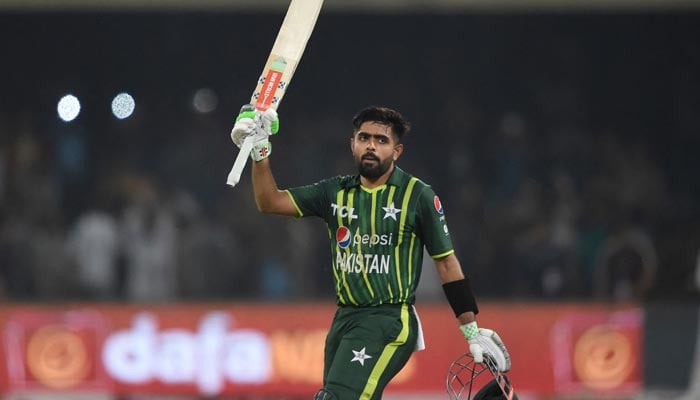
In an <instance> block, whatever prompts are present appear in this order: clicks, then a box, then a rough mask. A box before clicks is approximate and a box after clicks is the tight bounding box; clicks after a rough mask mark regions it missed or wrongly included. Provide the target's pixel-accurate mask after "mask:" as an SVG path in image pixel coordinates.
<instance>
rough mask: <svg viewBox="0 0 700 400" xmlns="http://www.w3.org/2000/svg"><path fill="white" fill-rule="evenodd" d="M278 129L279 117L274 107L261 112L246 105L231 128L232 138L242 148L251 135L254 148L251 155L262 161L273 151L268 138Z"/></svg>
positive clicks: (254, 158)
mask: <svg viewBox="0 0 700 400" xmlns="http://www.w3.org/2000/svg"><path fill="white" fill-rule="evenodd" d="M278 131H279V117H278V116H277V112H276V111H275V110H274V109H271V108H269V109H267V110H265V112H262V113H261V112H259V111H256V110H253V109H249V108H245V107H244V109H243V110H242V111H241V113H240V114H239V115H238V117H237V118H236V124H235V125H234V126H233V129H232V130H231V140H232V141H233V143H235V144H236V146H238V148H240V147H241V145H242V144H243V141H244V140H246V139H247V138H248V137H251V140H252V141H253V150H251V152H250V156H251V158H253V160H255V161H260V160H264V159H265V158H267V157H269V156H270V154H271V153H272V144H271V143H270V141H269V140H268V138H269V136H270V135H274V134H276V133H277V132H278Z"/></svg>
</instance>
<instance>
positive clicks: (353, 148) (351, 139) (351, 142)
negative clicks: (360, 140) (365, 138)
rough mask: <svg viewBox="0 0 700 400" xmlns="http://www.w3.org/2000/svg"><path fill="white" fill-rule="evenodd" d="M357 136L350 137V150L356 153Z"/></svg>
mask: <svg viewBox="0 0 700 400" xmlns="http://www.w3.org/2000/svg"><path fill="white" fill-rule="evenodd" d="M354 145H355V136H352V137H350V152H351V153H352V155H355V146H354Z"/></svg>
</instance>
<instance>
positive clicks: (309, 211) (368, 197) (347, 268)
mask: <svg viewBox="0 0 700 400" xmlns="http://www.w3.org/2000/svg"><path fill="white" fill-rule="evenodd" d="M287 192H288V193H289V195H290V197H291V199H292V201H293V202H294V205H295V207H296V208H297V212H298V213H299V216H300V217H306V216H318V217H321V218H323V220H325V221H326V224H327V226H328V235H329V237H330V241H331V254H332V266H333V278H334V281H335V291H336V296H337V302H338V304H339V305H355V306H369V305H379V304H386V303H389V304H398V303H408V304H413V303H414V302H415V293H416V288H417V287H418V282H419V280H420V275H421V265H422V261H423V246H425V248H426V249H427V251H428V254H430V255H431V256H432V257H433V258H440V257H444V256H447V255H449V254H450V253H452V252H454V250H453V248H452V239H451V238H450V234H449V231H448V229H447V223H446V221H445V216H444V214H443V209H442V204H441V203H440V199H439V198H438V197H437V196H436V195H435V193H434V192H433V190H432V189H431V188H430V186H428V185H427V184H426V183H424V182H422V181H421V180H420V179H418V178H416V177H414V176H412V175H410V174H408V173H406V172H404V171H402V170H401V169H400V168H398V167H397V166H394V171H393V172H392V174H391V176H390V177H389V180H388V181H387V183H386V184H384V185H382V186H379V187H377V188H374V189H367V188H364V187H362V186H361V185H360V176H359V175H348V176H336V177H333V178H329V179H325V180H322V181H320V182H317V183H314V184H312V185H308V186H301V187H296V188H291V189H288V190H287Z"/></svg>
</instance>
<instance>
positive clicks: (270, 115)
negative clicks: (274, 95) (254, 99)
mask: <svg viewBox="0 0 700 400" xmlns="http://www.w3.org/2000/svg"><path fill="white" fill-rule="evenodd" d="M278 131H279V118H278V117H277V112H276V111H275V110H274V109H272V108H270V109H267V110H266V111H265V112H263V113H259V112H257V111H254V110H252V109H244V111H242V112H241V113H240V114H239V115H238V117H237V118H236V124H235V125H234V126H233V130H231V140H233V142H234V143H235V144H236V145H237V146H238V147H239V148H240V147H241V144H242V143H243V141H244V140H245V138H247V137H253V150H251V152H250V157H251V158H252V159H253V167H252V170H253V172H252V175H253V195H254V196H255V204H256V205H257V207H258V210H259V211H260V212H263V213H269V214H279V215H289V216H297V215H298V213H297V210H296V207H294V203H293V202H292V199H291V198H290V197H289V194H288V193H287V192H285V191H283V190H279V189H278V188H277V183H276V182H275V178H274V176H273V175H272V169H271V168H270V159H269V158H268V157H270V154H272V144H271V143H270V140H269V137H270V135H274V134H276V133H277V132H278Z"/></svg>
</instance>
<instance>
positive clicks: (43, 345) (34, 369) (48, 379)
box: [27, 325, 90, 389]
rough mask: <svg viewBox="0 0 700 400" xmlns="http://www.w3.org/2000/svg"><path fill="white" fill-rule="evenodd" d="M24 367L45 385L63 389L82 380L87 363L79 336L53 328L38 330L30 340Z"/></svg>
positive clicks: (86, 372) (87, 368)
mask: <svg viewBox="0 0 700 400" xmlns="http://www.w3.org/2000/svg"><path fill="white" fill-rule="evenodd" d="M27 367H28V368H29V371H30V372H31V373H32V375H34V377H35V378H36V379H37V380H38V381H39V382H41V383H43V384H44V385H46V386H49V387H52V388H57V389H65V388H68V387H71V386H75V385H77V384H78V383H80V382H81V381H83V380H84V379H85V377H86V376H87V374H88V372H89V370H90V360H89V359H88V351H87V348H86V346H85V342H84V341H83V339H81V338H80V336H78V335H77V334H76V333H73V332H71V331H69V330H68V329H66V328H64V327H61V326H55V325H54V326H45V327H42V328H40V329H38V330H37V331H36V332H34V334H33V335H32V336H31V337H30V338H29V342H28V343H27Z"/></svg>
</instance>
